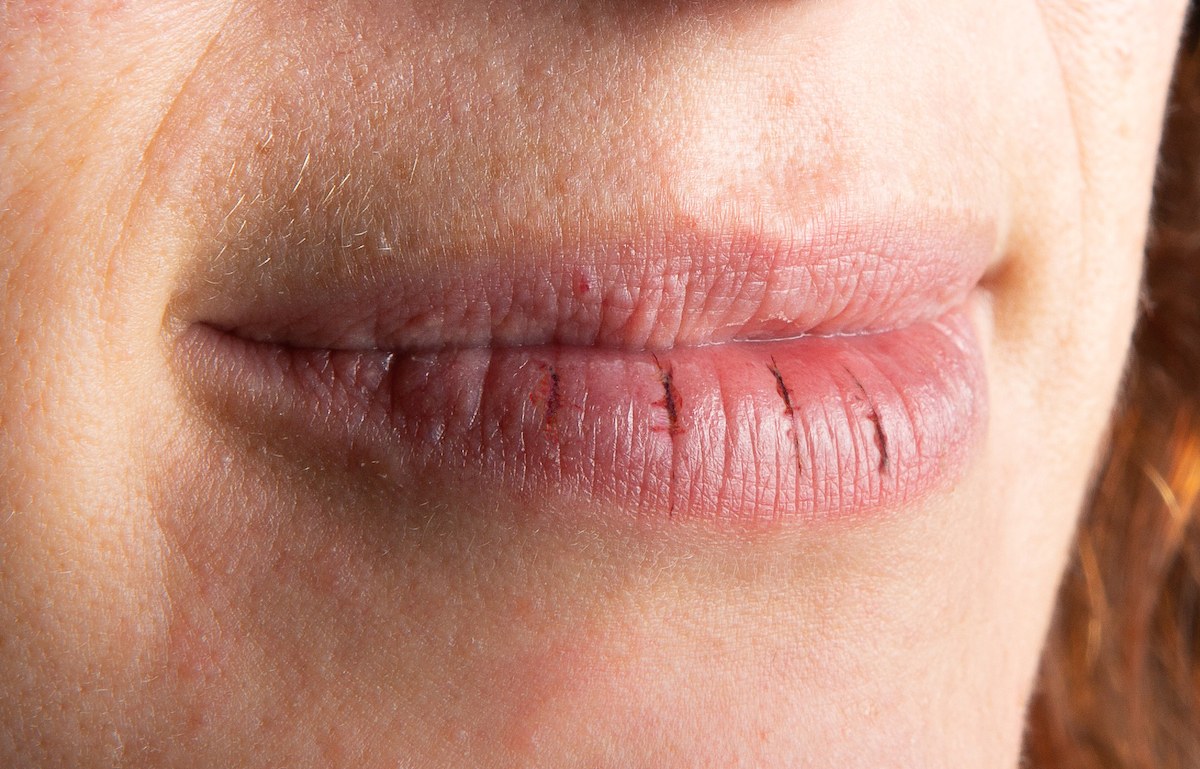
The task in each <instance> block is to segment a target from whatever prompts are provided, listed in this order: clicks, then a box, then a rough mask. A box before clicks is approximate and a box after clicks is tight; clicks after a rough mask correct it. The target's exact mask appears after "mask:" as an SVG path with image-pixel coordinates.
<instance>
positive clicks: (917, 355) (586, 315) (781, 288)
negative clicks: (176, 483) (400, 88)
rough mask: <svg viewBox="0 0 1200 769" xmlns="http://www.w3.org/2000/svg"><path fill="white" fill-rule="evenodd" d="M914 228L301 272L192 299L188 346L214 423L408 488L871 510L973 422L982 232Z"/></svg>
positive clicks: (608, 502) (724, 520) (881, 224)
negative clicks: (262, 287) (283, 441)
mask: <svg viewBox="0 0 1200 769" xmlns="http://www.w3.org/2000/svg"><path fill="white" fill-rule="evenodd" d="M914 221H916V222H920V221H921V219H920V218H919V217H908V218H903V219H902V218H899V217H892V218H889V219H887V220H883V221H880V220H872V221H871V222H870V223H869V224H867V225H864V224H863V222H862V220H861V219H858V220H856V219H845V220H823V221H822V222H821V223H820V225H819V226H815V227H814V228H813V229H812V230H811V231H810V232H807V233H806V234H805V236H804V237H802V238H794V239H790V240H788V241H786V242H783V241H780V240H778V239H776V240H773V241H767V240H765V239H764V238H758V237H752V236H733V237H690V236H688V237H683V236H677V235H672V236H662V237H648V238H646V239H645V240H644V242H639V243H635V244H628V243H626V244H618V245H614V244H604V243H598V244H593V245H592V246H591V247H589V248H587V249H583V248H573V249H570V250H567V249H563V250H560V251H559V252H557V253H555V254H552V255H550V256H547V257H544V258H512V259H508V260H494V261H491V262H487V263H484V264H475V263H464V265H469V266H463V267H461V268H458V269H455V268H453V267H451V268H450V269H447V267H446V265H444V264H441V265H433V266H430V267H422V266H421V265H414V264H407V265H405V266H404V268H403V269H401V268H396V269H395V270H394V271H393V272H391V273H386V274H384V275H383V276H382V277H381V275H380V273H379V270H378V269H374V270H372V271H370V274H371V279H370V280H369V281H368V280H364V279H358V278H356V277H355V275H354V274H353V272H352V271H350V272H347V275H346V277H345V278H343V279H338V280H324V281H321V282H320V286H319V287H314V286H313V285H311V283H313V282H312V281H310V282H306V281H305V280H304V277H303V276H302V275H292V276H290V278H291V280H293V281H294V282H293V284H292V285H289V287H288V290H287V291H279V290H276V291H275V292H274V296H277V297H281V298H279V299H275V300H272V299H271V298H270V297H265V296H261V295H260V296H256V297H255V298H254V299H253V300H252V301H251V300H249V299H246V300H243V301H234V302H230V301H225V302H222V303H221V304H220V305H219V307H220V308H221V309H220V312H219V313H218V312H212V311H210V312H207V313H205V312H204V308H203V307H200V309H199V311H198V312H197V313H196V317H195V318H193V319H190V320H189V321H188V322H186V323H184V324H183V329H182V331H181V332H180V333H179V335H178V337H177V344H178V349H179V351H180V354H181V355H180V360H181V362H182V368H183V370H184V371H185V376H186V377H187V378H188V379H189V381H190V382H191V383H192V386H191V389H192V390H193V392H195V393H198V394H199V397H200V398H201V399H203V400H205V401H208V402H209V403H212V404H216V411H217V413H220V414H221V415H223V416H222V418H223V419H226V420H231V421H232V422H233V423H235V424H242V425H248V426H252V427H253V429H255V430H263V431H265V432H266V433H273V434H281V435H287V436H288V440H289V443H290V445H291V446H292V447H293V448H295V447H296V446H298V445H299V446H309V447H311V449H312V450H314V451H320V452H322V453H325V454H327V455H328V454H330V453H332V454H334V455H337V454H339V453H341V454H344V455H345V456H346V457H351V456H352V457H353V463H354V464H357V465H360V466H365V465H369V466H371V467H373V468H375V469H376V471H377V472H378V473H379V474H380V475H381V476H385V477H387V478H389V479H390V480H391V482H393V483H397V484H400V485H404V484H405V483H406V482H408V481H413V482H416V481H419V482H420V483H422V484H425V485H429V484H433V485H435V486H440V487H444V488H445V489H447V490H453V489H454V488H456V487H459V486H462V485H465V484H466V483H467V482H469V483H470V485H471V487H472V488H484V489H493V490H495V491H496V493H498V494H504V495H506V496H508V497H515V498H518V499H523V500H529V501H531V502H532V503H534V504H536V501H537V500H560V501H565V502H570V503H584V504H592V505H593V506H594V507H595V508H596V509H604V510H609V511H617V512H615V513H614V514H616V515H626V514H627V515H630V516H637V517H641V518H648V519H657V520H663V521H667V520H709V521H712V522H713V523H714V524H716V525H718V526H719V527H735V528H750V529H765V528H766V529H769V528H772V527H776V526H779V525H791V524H809V525H812V524H819V523H821V522H832V521H845V520H847V519H862V518H864V517H866V518H869V517H872V516H876V515H878V514H881V511H886V510H891V509H895V508H896V507H897V506H898V505H901V504H903V503H905V502H908V501H911V500H913V499H915V498H918V497H920V496H921V495H923V494H926V493H929V492H930V491H932V490H935V489H937V488H940V487H942V486H944V485H946V484H948V483H949V482H952V480H953V479H954V478H955V477H957V475H958V474H960V473H961V472H962V470H963V467H964V466H965V464H966V462H967V460H968V458H969V457H970V456H971V454H972V453H973V451H972V449H973V447H974V446H975V445H977V443H978V442H979V436H980V435H981V433H982V430H983V427H984V424H985V422H986V411H987V389H986V377H985V374H984V368H983V362H982V354H981V350H980V345H979V342H978V340H977V337H976V334H975V330H974V328H973V325H972V322H971V319H970V317H969V309H968V307H969V297H970V294H971V291H972V289H973V288H974V287H975V285H976V284H977V282H978V280H979V278H980V276H981V275H982V273H983V271H984V269H985V268H986V267H987V263H988V260H989V259H990V257H991V256H992V250H993V249H992V246H993V244H994V239H993V237H991V232H990V231H986V232H984V231H982V230H981V228H974V229H972V228H967V227H958V228H954V227H929V226H927V225H922V224H913V223H912V222H914ZM982 229H986V228H982ZM243 285H245V283H243ZM274 285H275V286H278V285H280V282H279V281H276V282H275V284H274ZM231 291H234V289H231ZM214 306H217V305H214ZM348 461H349V460H348ZM572 506H573V505H572V504H567V505H555V506H554V507H555V508H556V509H570V508H571V507H572Z"/></svg>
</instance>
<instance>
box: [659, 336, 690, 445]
mask: <svg viewBox="0 0 1200 769" xmlns="http://www.w3.org/2000/svg"><path fill="white" fill-rule="evenodd" d="M652 357H653V358H654V366H655V368H657V369H658V381H659V382H660V383H661V384H662V387H663V397H662V400H658V401H655V402H654V405H655V406H662V407H663V408H664V409H666V410H667V432H668V433H670V434H671V435H679V434H680V433H682V432H683V431H684V430H683V426H682V425H680V424H679V411H680V409H681V408H682V407H683V399H682V398H680V397H679V391H678V390H676V389H675V378H674V372H673V371H672V370H671V366H670V364H668V365H667V367H666V368H663V365H662V364H661V363H660V362H659V360H658V356H657V355H654V356H652Z"/></svg>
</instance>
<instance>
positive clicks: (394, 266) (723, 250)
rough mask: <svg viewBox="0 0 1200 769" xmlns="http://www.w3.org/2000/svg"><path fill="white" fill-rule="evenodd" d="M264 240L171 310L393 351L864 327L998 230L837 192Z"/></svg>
mask: <svg viewBox="0 0 1200 769" xmlns="http://www.w3.org/2000/svg"><path fill="white" fill-rule="evenodd" d="M262 242H263V246H262V248H261V249H259V250H257V251H256V250H255V249H237V250H234V251H235V252H236V253H238V254H240V255H239V256H236V257H233V258H232V260H231V259H230V258H228V257H222V258H214V259H210V260H207V261H203V262H202V263H201V265H200V270H199V272H198V274H195V275H193V276H191V277H190V279H189V280H186V281H184V283H183V286H182V288H181V290H179V291H178V292H177V294H176V296H175V299H174V302H173V304H172V310H171V314H172V315H173V317H174V319H176V320H177V321H182V322H183V323H184V324H185V325H186V324H188V323H193V322H201V323H205V324H208V325H211V326H214V327H216V328H219V329H221V330H224V331H227V332H230V333H233V334H235V335H237V336H241V337H245V338H248V339H253V340H257V341H266V342H273V343H280V344H287V345H292V346H298V347H315V348H328V349H364V350H366V349H381V350H397V351H399V350H426V349H445V348H461V347H485V346H493V347H509V346H532V345H568V346H599V347H612V348H620V349H635V350H636V349H647V350H656V349H664V348H670V347H679V346H697V345H705V344H715V343H723V342H730V341H739V340H763V339H778V338H790V337H796V336H801V335H805V334H823V335H828V334H856V333H874V332H881V331H887V330H890V329H894V328H898V327H903V326H906V325H910V324H912V323H916V322H921V321H924V320H930V319H933V318H936V317H938V316H940V315H941V314H942V313H944V312H945V311H946V310H947V309H948V308H951V307H954V306H957V305H958V304H960V303H961V302H962V301H963V300H964V298H965V297H966V296H967V294H968V293H969V292H970V291H971V289H972V288H973V287H974V286H975V285H976V284H977V283H978V281H979V280H980V278H981V276H982V275H983V273H984V271H985V270H986V269H987V268H988V266H989V262H990V261H991V260H992V258H993V255H994V253H995V250H996V249H995V244H996V232H995V226H994V224H993V223H992V222H990V221H989V220H987V219H985V218H981V217H970V216H963V215H960V214H938V213H933V212H930V211H928V210H900V209H895V208H893V209H890V210H889V211H888V212H887V213H885V214H879V213H877V212H874V211H871V210H869V209H867V210H862V209H856V208H855V207H853V206H838V207H836V208H833V209H831V210H827V211H825V212H823V213H822V214H821V215H820V216H815V217H811V218H810V219H809V220H808V222H807V223H806V224H805V225H804V226H801V227H798V228H797V229H795V230H792V231H789V232H782V233H781V232H766V231H763V230H762V229H755V228H748V227H740V226H736V225H731V226H719V227H718V226H713V227H708V228H707V229H705V228H698V227H695V226H693V227H688V228H680V227H662V228H656V229H652V230H649V231H647V232H644V233H642V234H640V235H638V236H636V237H629V238H616V237H614V238H611V239H605V238H600V239H594V240H591V241H576V242H558V243H553V244H550V245H546V244H542V245H538V246H536V247H524V248H522V247H518V246H513V247H510V248H508V249H504V250H498V251H497V250H493V251H492V252H491V253H489V254H480V255H477V256H473V255H471V254H463V255H457V256H456V255H446V254H442V255H440V256H439V257H436V258H434V257H420V256H418V255H413V254H396V253H391V252H389V251H386V250H383V249H370V248H366V249H360V250H359V251H358V252H356V253H355V254H354V255H353V258H345V257H344V256H343V257H339V258H329V259H326V260H322V259H321V255H320V254H316V257H317V258H316V259H315V260H313V259H311V258H306V256H305V255H304V254H303V253H301V252H294V251H293V252H289V251H287V250H286V248H285V247H283V246H280V245H278V241H277V240H276V239H271V238H264V239H263V240H262ZM223 251H224V253H229V251H230V250H229V249H223ZM214 288H215V289H216V290H215V291H214Z"/></svg>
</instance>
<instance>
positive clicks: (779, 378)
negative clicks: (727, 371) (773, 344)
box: [767, 356, 804, 472]
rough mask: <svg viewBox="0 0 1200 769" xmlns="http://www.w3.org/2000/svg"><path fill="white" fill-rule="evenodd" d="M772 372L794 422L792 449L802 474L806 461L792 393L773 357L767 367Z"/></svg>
mask: <svg viewBox="0 0 1200 769" xmlns="http://www.w3.org/2000/svg"><path fill="white" fill-rule="evenodd" d="M767 368H768V369H770V371H771V375H772V376H774V377H775V391H776V392H778V393H779V397H780V398H783V413H785V414H787V416H788V419H790V420H792V447H793V448H794V449H795V450H796V467H798V468H799V469H800V471H801V472H803V471H804V460H803V459H801V457H800V428H799V426H798V425H797V424H796V410H795V409H794V408H793V407H792V393H791V391H790V390H788V388H787V385H786V384H784V381H783V374H782V373H780V371H779V366H778V364H776V363H775V356H771V365H770V366H768V367H767Z"/></svg>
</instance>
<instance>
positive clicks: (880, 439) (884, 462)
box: [842, 366, 888, 474]
mask: <svg viewBox="0 0 1200 769" xmlns="http://www.w3.org/2000/svg"><path fill="white" fill-rule="evenodd" d="M842 368H844V369H846V373H847V374H849V375H850V378H851V379H853V380H854V384H855V386H857V387H858V390H859V392H861V393H862V394H863V398H864V399H865V400H866V401H867V406H868V407H869V408H870V409H871V412H870V413H869V414H867V419H870V420H871V424H873V425H875V447H876V448H877V449H879V472H880V474H883V473H886V472H887V469H888V447H887V435H886V434H885V433H884V432H883V421H882V420H881V419H880V418H879V411H878V410H876V408H875V404H874V403H873V402H872V401H871V396H870V395H867V388H865V387H863V386H862V382H860V381H858V377H856V376H854V372H853V371H851V370H850V369H848V368H846V367H845V366H842Z"/></svg>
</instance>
